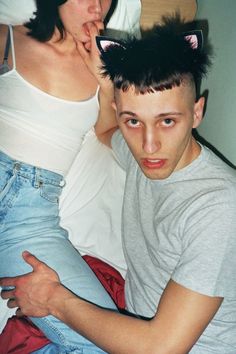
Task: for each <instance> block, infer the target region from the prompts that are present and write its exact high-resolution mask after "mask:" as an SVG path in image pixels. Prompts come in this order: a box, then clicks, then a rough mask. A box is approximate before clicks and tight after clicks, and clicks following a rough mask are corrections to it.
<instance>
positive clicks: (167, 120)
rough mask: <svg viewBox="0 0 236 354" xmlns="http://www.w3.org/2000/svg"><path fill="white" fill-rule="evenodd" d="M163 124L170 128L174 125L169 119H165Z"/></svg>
mask: <svg viewBox="0 0 236 354" xmlns="http://www.w3.org/2000/svg"><path fill="white" fill-rule="evenodd" d="M163 124H164V125H165V126H172V125H174V121H173V119H171V118H166V119H164V120H163Z"/></svg>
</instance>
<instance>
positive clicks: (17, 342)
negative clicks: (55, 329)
mask: <svg viewBox="0 0 236 354" xmlns="http://www.w3.org/2000/svg"><path fill="white" fill-rule="evenodd" d="M83 258H84V260H85V261H86V262H87V264H88V265H89V266H90V268H91V269H92V270H93V272H94V273H95V275H96V276H97V278H98V279H99V280H100V282H101V283H102V285H103V286H104V288H105V289H106V291H107V292H108V293H109V295H110V296H111V298H112V299H113V301H114V302H115V303H116V305H117V307H118V308H120V309H124V308H125V299H124V279H123V278H122V276H121V275H120V273H119V272H118V271H117V270H116V269H114V268H113V267H111V266H110V265H108V264H107V263H105V262H103V261H101V260H99V259H97V258H95V257H91V256H87V255H86V256H84V257H83ZM48 343H50V341H49V340H48V339H47V338H46V337H45V336H44V334H43V333H42V332H41V331H40V330H39V329H38V328H37V327H36V326H35V325H34V324H33V323H32V322H31V321H30V320H28V319H27V318H25V317H23V318H17V317H16V316H13V317H12V318H10V319H9V320H8V322H7V324H6V326H5V328H4V330H3V332H2V334H1V335H0V354H29V353H32V352H33V351H35V350H38V349H40V348H42V347H44V346H46V345H47V344H48Z"/></svg>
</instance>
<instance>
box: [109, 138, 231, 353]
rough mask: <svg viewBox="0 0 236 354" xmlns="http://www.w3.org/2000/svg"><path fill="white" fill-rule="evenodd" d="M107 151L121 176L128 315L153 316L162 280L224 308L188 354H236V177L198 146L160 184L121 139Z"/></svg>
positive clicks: (207, 151) (164, 283) (208, 152)
mask: <svg viewBox="0 0 236 354" xmlns="http://www.w3.org/2000/svg"><path fill="white" fill-rule="evenodd" d="M112 146H113V150H114V152H115V154H116V155H117V158H118V159H119V161H120V163H121V165H122V166H123V168H124V169H125V170H126V173H127V177H126V187H125V194H124V205H123V246H124V253H125V258H126V261H127V266H128V271H127V276H126V282H125V296H126V304H127V309H128V310H129V311H130V312H132V313H135V314H138V315H142V316H146V317H153V316H154V315H155V313H156V309H157V306H158V303H159V300H160V297H161V295H162V292H163V290H164V289H165V287H166V285H167V283H168V281H169V280H170V279H173V280H174V281H175V282H177V283H178V284H180V285H182V286H184V287H186V288H188V289H191V290H193V291H196V292H199V293H201V294H204V295H208V296H220V297H224V300H223V303H222V305H221V307H220V309H219V310H218V312H217V314H216V315H215V317H214V319H213V320H212V321H211V323H210V324H209V325H208V327H207V328H206V330H205V331H204V333H203V334H202V336H201V337H200V339H199V340H198V342H197V343H196V344H195V345H194V347H193V348H192V350H191V351H190V353H191V354H207V353H219V354H231V353H232V354H235V353H236V172H235V171H234V170H233V169H231V168H230V167H229V166H228V165H226V164H225V163H224V162H222V161H221V160H220V159H219V158H218V157H217V156H216V155H215V154H214V153H213V152H212V151H210V150H209V149H207V148H206V147H203V146H202V150H201V154H200V155H199V156H198V158H197V159H196V160H194V161H193V162H192V163H191V164H190V165H188V166H186V167H185V168H183V169H182V170H179V171H177V172H174V173H173V174H172V175H171V176H170V177H168V178H167V179H165V180H150V179H148V178H146V177H145V175H144V174H143V173H142V171H141V170H140V168H139V166H138V164H137V162H136V161H135V160H134V158H133V156H132V154H131V153H130V151H129V149H128V147H127V145H126V143H125V142H124V140H123V138H122V136H121V134H120V132H116V133H115V134H114V136H113V139H112Z"/></svg>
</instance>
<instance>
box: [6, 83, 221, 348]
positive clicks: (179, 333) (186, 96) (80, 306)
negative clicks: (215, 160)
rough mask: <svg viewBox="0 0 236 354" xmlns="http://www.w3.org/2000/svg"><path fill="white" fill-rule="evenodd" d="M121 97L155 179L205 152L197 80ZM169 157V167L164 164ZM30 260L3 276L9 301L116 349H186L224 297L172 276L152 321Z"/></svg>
mask: <svg viewBox="0 0 236 354" xmlns="http://www.w3.org/2000/svg"><path fill="white" fill-rule="evenodd" d="M115 99H116V103H114V104H113V106H114V108H115V110H116V114H117V122H118V125H119V127H120V129H121V131H122V133H123V134H124V138H125V139H126V141H127V143H128V145H129V147H130V149H131V151H132V153H133V155H134V157H135V158H136V160H137V162H138V164H139V166H140V168H141V169H142V171H143V172H144V173H145V175H146V176H147V177H148V178H151V179H163V178H167V177H168V176H169V175H170V174H171V173H172V172H173V171H178V170H179V169H182V168H184V167H185V166H187V165H188V164H189V163H190V162H191V161H193V160H194V159H195V158H196V157H197V156H198V155H199V153H200V147H199V146H198V144H197V142H196V141H195V140H194V138H193V137H192V128H193V127H197V126H198V125H199V124H200V122H201V119H202V111H203V106H204V100H203V99H200V100H199V101H197V102H195V91H194V89H193V87H192V86H191V85H186V84H184V85H181V86H180V87H175V88H173V89H171V90H166V91H163V92H155V93H152V94H146V95H143V96H141V95H136V94H135V92H134V89H133V88H132V87H131V88H130V89H129V90H128V91H126V92H121V91H117V90H116V92H115ZM145 107H148V110H146V108H145ZM111 135H112V133H111V130H107V131H106V132H103V134H102V138H103V139H104V140H106V141H107V142H108V143H109V142H110V137H111ZM162 159H164V161H165V163H164V164H163V163H159V162H156V161H157V160H162ZM146 160H148V161H149V160H150V161H149V163H148V164H147V163H144V161H146ZM147 165H148V166H147ZM23 257H24V259H25V261H26V262H27V263H28V264H30V265H31V266H32V268H33V272H32V273H29V274H27V275H24V276H20V277H15V278H5V279H2V280H0V285H1V286H13V287H15V288H14V289H13V290H10V291H4V292H2V293H1V296H2V298H4V299H8V306H9V307H10V308H13V307H19V309H18V310H17V314H18V315H22V314H24V315H28V316H46V315H49V314H52V315H54V316H56V317H57V318H58V319H60V320H61V321H63V322H65V323H66V324H68V325H69V326H70V327H71V328H73V329H74V330H76V331H78V332H79V333H80V334H82V335H83V336H85V337H87V338H88V339H90V340H91V341H93V342H94V343H95V344H96V345H97V346H99V347H101V348H102V349H104V350H105V351H106V352H108V353H117V354H122V353H126V354H132V353H134V354H139V353H140V354H143V353H149V354H152V353H153V354H173V353H174V354H186V353H188V352H189V350H190V349H191V348H192V346H193V345H194V343H195V342H196V341H197V339H198V338H199V336H200V335H201V334H202V332H203V331H204V329H205V328H206V327H207V325H208V324H209V322H210V321H211V320H212V318H213V317H214V315H215V314H216V312H217V310H218V309H219V307H220V305H221V303H222V301H223V299H222V298H220V297H210V296H206V295H202V294H200V293H197V292H194V291H192V290H189V289H187V288H185V287H183V286H181V285H180V284H178V283H176V282H174V281H172V280H170V281H169V282H168V284H167V286H166V288H165V289H164V291H163V294H162V296H161V300H160V302H159V303H158V304H157V312H156V315H155V316H154V318H153V319H151V320H150V321H144V320H140V319H136V318H131V317H128V316H124V315H120V314H118V313H115V312H111V311H107V310H104V309H100V308H98V307H97V306H95V305H93V304H90V303H87V302H86V301H84V300H82V299H80V298H78V297H76V296H75V295H74V294H72V293H71V292H70V291H68V290H67V289H66V288H64V287H63V286H62V285H61V284H60V280H59V278H58V276H57V274H56V273H55V272H54V271H53V270H52V269H50V268H49V267H48V266H47V265H46V264H44V263H42V262H40V261H39V260H38V259H37V258H35V257H34V256H33V255H31V254H29V253H28V252H25V253H24V254H23Z"/></svg>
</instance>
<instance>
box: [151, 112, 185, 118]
mask: <svg viewBox="0 0 236 354" xmlns="http://www.w3.org/2000/svg"><path fill="white" fill-rule="evenodd" d="M168 116H182V113H181V112H175V111H174V112H164V113H160V114H158V115H157V116H156V118H162V117H168Z"/></svg>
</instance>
